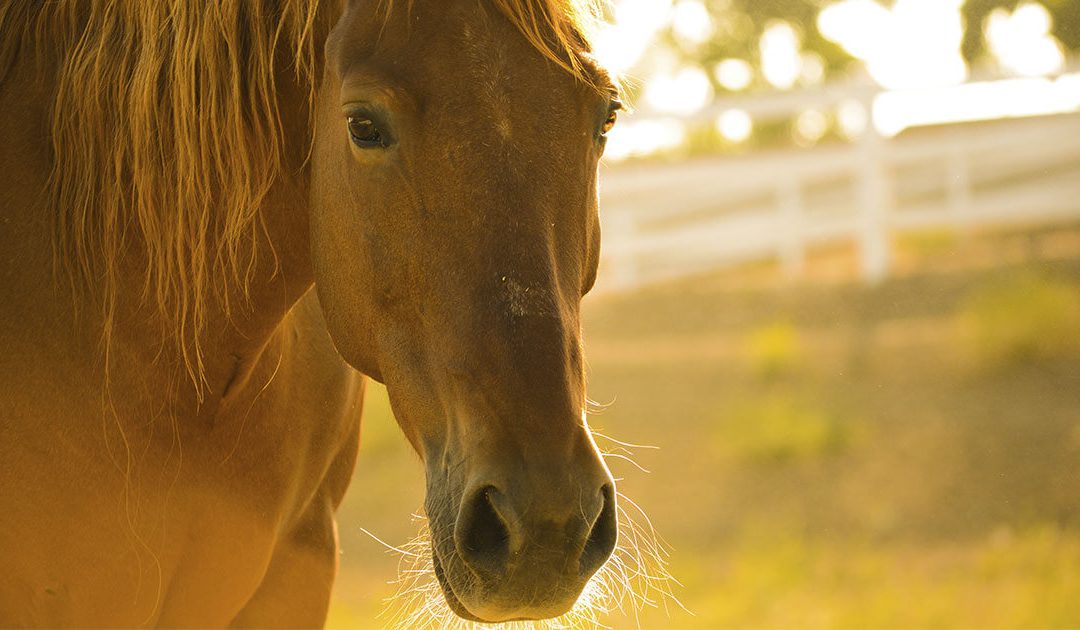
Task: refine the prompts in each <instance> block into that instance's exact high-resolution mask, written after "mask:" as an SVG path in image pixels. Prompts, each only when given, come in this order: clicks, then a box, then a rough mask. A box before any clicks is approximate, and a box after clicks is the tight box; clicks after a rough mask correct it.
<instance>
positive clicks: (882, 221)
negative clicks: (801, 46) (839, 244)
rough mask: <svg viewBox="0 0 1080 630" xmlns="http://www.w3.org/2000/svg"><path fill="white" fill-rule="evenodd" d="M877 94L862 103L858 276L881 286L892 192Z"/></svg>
mask: <svg viewBox="0 0 1080 630" xmlns="http://www.w3.org/2000/svg"><path fill="white" fill-rule="evenodd" d="M874 96H875V91H874V90H872V89H870V88H869V86H867V89H866V90H865V91H864V92H863V98H862V99H861V101H862V103H863V107H865V108H866V112H867V125H866V129H865V130H864V131H863V133H862V136H861V137H860V138H859V147H858V151H857V153H856V155H857V156H858V159H859V166H858V171H857V172H858V176H859V184H858V194H857V195H856V198H857V200H858V203H859V219H858V223H859V227H858V236H857V238H858V242H859V274H860V276H861V278H862V280H863V282H864V283H866V284H869V285H876V284H879V283H880V282H881V281H882V280H884V279H885V277H886V276H887V275H888V274H889V267H890V266H891V264H892V255H891V252H890V251H889V226H888V220H889V210H890V209H891V206H892V199H891V197H892V191H891V186H890V183H889V167H888V164H887V163H886V157H887V156H886V151H887V150H888V147H887V146H886V140H885V138H883V137H882V136H881V134H880V133H879V132H878V130H877V128H875V127H874V124H873V118H874V117H873V111H874V109H873V104H874Z"/></svg>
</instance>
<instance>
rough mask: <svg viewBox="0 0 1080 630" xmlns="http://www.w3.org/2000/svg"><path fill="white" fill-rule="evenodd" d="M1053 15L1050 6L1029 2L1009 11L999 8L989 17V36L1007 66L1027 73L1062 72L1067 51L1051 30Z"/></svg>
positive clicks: (1013, 70)
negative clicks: (1048, 9) (1047, 8)
mask: <svg viewBox="0 0 1080 630" xmlns="http://www.w3.org/2000/svg"><path fill="white" fill-rule="evenodd" d="M1052 27H1053V18H1052V17H1051V16H1050V12H1049V11H1047V10H1046V7H1044V6H1043V5H1041V4H1039V3H1037V2H1026V3H1024V4H1021V5H1020V6H1018V7H1016V9H1015V10H1014V11H1013V12H1012V13H1009V11H1008V10H1006V9H995V10H994V11H993V12H992V13H991V14H990V16H989V17H988V18H987V19H986V27H985V33H986V40H987V42H988V43H989V45H990V51H991V52H992V53H993V54H994V57H995V58H996V59H997V60H998V63H1000V64H1001V66H1002V67H1003V68H1005V69H1006V70H1008V71H1009V72H1012V73H1013V74H1016V75H1019V76H1023V77H1037V76H1045V75H1048V74H1054V73H1056V72H1060V71H1061V69H1062V67H1063V66H1064V65H1065V53H1064V52H1063V51H1062V47H1061V44H1060V42H1058V41H1057V39H1055V38H1054V36H1053V35H1051V34H1050V31H1051V28H1052Z"/></svg>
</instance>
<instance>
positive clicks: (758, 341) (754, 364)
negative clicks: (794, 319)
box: [746, 322, 803, 378]
mask: <svg viewBox="0 0 1080 630" xmlns="http://www.w3.org/2000/svg"><path fill="white" fill-rule="evenodd" d="M746 356H747V358H748V360H749V362H750V369H751V371H752V372H753V373H754V374H756V375H757V376H759V377H762V378H774V377H777V376H781V375H784V374H789V373H791V372H794V371H795V370H796V369H797V368H798V366H799V365H800V364H801V363H802V359H803V350H802V342H801V340H800V338H799V332H798V330H796V329H795V326H793V325H792V324H791V323H788V322H775V323H772V324H769V325H766V326H762V327H760V328H756V329H754V330H752V331H750V333H749V334H748V335H747V337H746Z"/></svg>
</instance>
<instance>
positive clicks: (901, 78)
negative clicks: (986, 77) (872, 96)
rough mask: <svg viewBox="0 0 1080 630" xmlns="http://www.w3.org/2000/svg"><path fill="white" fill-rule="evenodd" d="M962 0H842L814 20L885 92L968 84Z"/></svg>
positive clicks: (823, 32) (825, 34)
mask: <svg viewBox="0 0 1080 630" xmlns="http://www.w3.org/2000/svg"><path fill="white" fill-rule="evenodd" d="M963 4H964V0H896V3H895V4H894V5H893V7H892V8H891V9H886V8H884V7H882V6H881V5H879V4H877V3H876V2H873V0H841V1H840V2H835V3H833V4H830V5H828V6H826V7H825V8H824V9H822V11H821V13H820V14H819V15H818V29H819V30H820V31H821V33H822V34H823V35H824V36H825V37H826V38H828V39H830V40H832V41H834V42H836V43H838V44H840V46H842V47H843V48H844V49H845V50H846V51H847V52H848V53H850V54H851V55H852V56H853V57H855V58H857V59H859V60H861V61H863V63H864V64H865V65H866V69H867V71H868V72H869V73H870V76H871V77H872V78H873V79H874V81H876V82H877V83H878V84H879V85H881V86H883V87H885V88H889V89H907V88H926V87H934V86H944V85H956V84H958V83H962V82H963V81H964V80H966V79H967V63H966V62H965V61H964V57H963V55H962V54H961V51H960V45H961V43H962V41H963V36H964V23H963V15H962V13H961V11H960V9H961V7H962V6H963Z"/></svg>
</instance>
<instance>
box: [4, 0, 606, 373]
mask: <svg viewBox="0 0 1080 630" xmlns="http://www.w3.org/2000/svg"><path fill="white" fill-rule="evenodd" d="M404 1H405V2H407V3H408V4H409V5H411V4H412V1H411V0H404ZM490 1H491V2H492V3H493V5H494V6H496V7H497V8H498V9H499V10H500V11H501V12H502V13H503V14H504V15H506V17H507V18H509V19H510V20H511V21H512V22H513V23H514V24H515V25H516V26H517V28H518V30H520V31H521V33H522V34H523V35H524V36H525V37H526V38H527V39H528V40H529V41H530V42H531V43H532V44H533V46H535V47H536V48H537V49H538V50H540V51H541V52H542V53H543V54H544V55H545V56H547V57H548V58H549V59H551V60H552V61H554V62H555V63H557V64H559V65H560V66H562V67H564V68H566V69H567V70H568V71H570V72H572V73H574V74H575V75H577V76H579V77H582V78H585V73H584V71H583V70H582V67H581V63H580V61H579V56H578V54H577V53H578V52H579V50H578V49H580V47H581V45H582V43H583V42H584V38H585V37H586V36H587V33H588V32H589V30H590V27H591V24H593V23H594V21H595V20H596V19H597V18H598V17H599V14H600V5H601V2H602V0H490ZM401 2H402V0H383V8H384V9H385V15H387V16H388V15H389V14H390V11H391V10H392V9H393V7H394V6H395V5H396V4H399V3H401ZM318 5H319V0H220V1H212V2H211V1H203V2H199V1H197V0H152V1H145V2H143V1H134V0H53V1H49V2H43V1H42V0H7V1H6V2H4V3H3V4H0V78H3V76H4V75H5V73H6V72H7V71H9V67H10V66H11V65H12V64H14V63H16V62H17V61H18V59H20V58H21V59H22V60H23V61H24V62H26V61H27V60H28V59H37V60H39V63H41V64H42V65H40V66H39V67H41V68H48V71H49V72H53V73H54V76H53V77H52V79H53V80H54V81H55V84H54V99H53V102H52V108H51V112H50V125H51V149H52V158H53V169H52V172H51V174H50V177H49V182H48V190H47V201H48V206H49V210H50V216H51V217H52V218H53V221H54V228H55V234H54V238H55V245H56V247H55V252H56V259H57V268H58V269H60V270H63V271H64V272H66V273H67V274H68V277H69V278H70V279H71V281H72V284H73V286H76V287H91V288H94V289H95V291H98V292H100V293H99V295H100V302H101V305H102V309H103V317H104V330H103V335H104V339H105V343H106V345H108V342H109V339H110V336H111V333H112V329H113V326H114V318H115V313H116V310H117V308H116V307H117V303H118V297H119V295H120V291H121V288H123V290H124V291H130V290H131V287H132V286H139V287H141V298H142V300H143V302H144V303H145V304H147V305H148V306H150V307H151V309H152V310H153V311H154V312H156V313H157V315H158V316H159V317H160V322H161V324H162V328H163V330H165V331H168V332H167V333H166V335H165V337H168V338H173V339H174V340H175V342H176V346H177V348H178V349H179V351H180V353H181V355H182V360H183V364H184V367H185V368H186V370H187V372H188V374H189V376H190V377H191V379H192V381H193V382H194V383H195V385H196V388H197V389H198V390H199V392H200V394H201V392H202V390H203V385H205V382H204V377H203V352H202V349H201V347H200V343H199V340H200V338H201V336H202V334H203V332H204V331H205V328H206V326H207V324H208V312H209V311H208V309H209V304H211V303H212V301H213V300H215V299H216V300H217V301H218V303H219V304H220V306H221V308H223V309H224V311H225V313H226V314H227V315H228V314H229V313H231V310H232V308H233V307H232V305H230V297H229V296H230V292H231V291H235V290H236V289H237V288H239V289H240V291H241V294H242V295H243V296H245V297H246V296H248V288H249V285H250V283H251V280H252V278H253V272H254V268H255V263H256V260H257V257H256V255H257V251H256V249H257V248H256V243H257V242H258V238H259V236H260V231H261V230H262V229H263V222H262V217H261V216H260V213H259V209H260V207H261V205H262V204H263V201H264V198H265V197H266V195H267V193H268V191H269V190H270V188H271V186H272V185H273V184H274V182H275V181H277V180H278V179H279V178H281V177H283V176H285V175H287V173H286V172H285V169H286V164H287V162H286V159H285V156H284V144H285V135H286V130H285V128H284V127H283V122H282V117H281V111H280V108H279V101H278V81H279V80H281V79H282V77H283V76H287V75H283V73H284V72H286V71H291V72H292V73H293V75H294V77H295V78H296V80H297V81H298V83H299V85H300V86H301V87H302V89H305V90H306V92H307V94H308V98H309V99H310V100H313V99H314V97H315V82H316V80H317V78H318V76H317V70H318V69H317V68H316V65H317V51H318V49H319V48H320V47H321V46H322V42H317V41H314V39H315V35H314V31H315V28H314V26H315V24H316V14H317V11H318V9H319V6H318ZM44 60H53V61H54V62H55V64H56V65H55V69H52V68H51V67H50V66H48V65H47V64H46V62H45V61H44ZM50 63H51V62H50ZM290 122H291V123H292V124H295V122H293V121H290ZM304 122H305V123H309V129H310V123H311V121H304ZM305 133H309V132H307V131H306V130H305ZM132 245H134V246H136V247H137V249H136V250H135V251H140V252H141V255H140V258H139V260H140V261H143V262H140V263H139V264H140V265H143V266H145V274H144V275H143V277H142V278H141V279H140V281H141V282H138V283H135V284H132V283H130V281H128V282H126V283H125V275H126V272H127V270H128V269H130V267H131V265H132V262H131V261H130V260H126V259H125V254H127V253H129V252H130V251H131V246H132Z"/></svg>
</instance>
